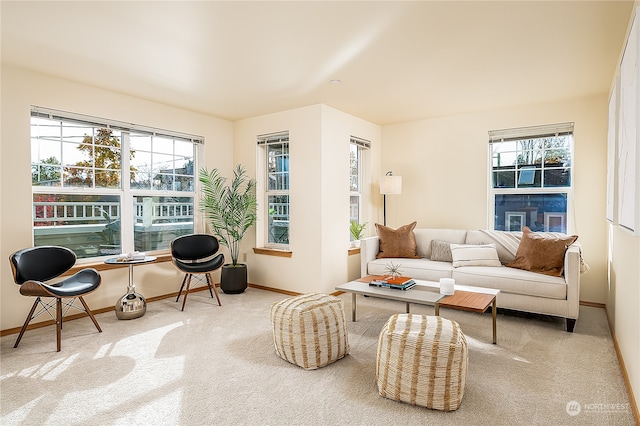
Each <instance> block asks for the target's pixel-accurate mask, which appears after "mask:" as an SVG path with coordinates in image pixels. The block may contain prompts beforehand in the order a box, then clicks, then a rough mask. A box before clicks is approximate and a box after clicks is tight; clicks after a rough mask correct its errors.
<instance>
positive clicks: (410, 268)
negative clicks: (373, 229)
mask: <svg viewBox="0 0 640 426" xmlns="http://www.w3.org/2000/svg"><path fill="white" fill-rule="evenodd" d="M389 262H393V264H394V265H400V272H401V273H402V275H404V276H407V277H411V278H414V279H416V280H426V281H438V280H439V279H440V278H451V272H452V271H453V266H452V265H451V262H436V261H433V260H429V259H375V260H372V261H370V262H369V263H368V264H367V273H368V274H370V275H385V274H386V273H387V270H386V267H387V265H389Z"/></svg>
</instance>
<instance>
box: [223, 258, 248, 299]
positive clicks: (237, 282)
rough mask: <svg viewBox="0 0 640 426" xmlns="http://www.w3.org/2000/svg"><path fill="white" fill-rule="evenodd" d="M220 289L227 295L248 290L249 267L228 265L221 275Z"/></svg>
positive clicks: (224, 267)
mask: <svg viewBox="0 0 640 426" xmlns="http://www.w3.org/2000/svg"><path fill="white" fill-rule="evenodd" d="M220 289H222V291H223V292H224V293H226V294H238V293H242V292H243V291H245V290H246V289H247V265H244V264H240V263H239V264H237V265H236V266H233V265H232V264H226V265H224V266H223V267H222V273H221V275H220Z"/></svg>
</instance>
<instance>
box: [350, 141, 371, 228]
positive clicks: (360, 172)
mask: <svg viewBox="0 0 640 426" xmlns="http://www.w3.org/2000/svg"><path fill="white" fill-rule="evenodd" d="M354 146H355V147H356V157H357V158H356V163H357V166H356V167H357V173H356V175H355V176H356V179H357V182H358V183H357V190H356V191H354V190H353V188H352V179H353V177H354V175H353V174H352V173H351V172H352V169H353V168H352V166H351V152H352V148H353V147H354ZM369 149H371V141H368V140H366V139H362V138H359V137H356V136H351V137H350V138H349V222H351V221H353V220H354V216H353V214H352V209H353V203H352V202H351V200H352V198H353V197H356V198H357V199H358V208H357V209H358V217H357V218H356V220H357V222H358V223H359V224H362V223H364V222H363V220H364V218H365V217H367V212H365V211H364V210H365V203H364V202H363V200H364V199H365V197H366V195H367V191H366V188H365V185H364V182H366V181H367V172H368V153H369ZM349 239H350V240H353V236H352V235H351V233H349Z"/></svg>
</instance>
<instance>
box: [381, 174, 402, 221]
mask: <svg viewBox="0 0 640 426" xmlns="http://www.w3.org/2000/svg"><path fill="white" fill-rule="evenodd" d="M401 193H402V176H393V173H392V172H387V174H385V175H384V176H382V177H381V178H380V194H382V200H383V201H382V211H383V220H384V222H383V224H384V226H387V194H401Z"/></svg>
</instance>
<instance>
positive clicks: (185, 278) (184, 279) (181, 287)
mask: <svg viewBox="0 0 640 426" xmlns="http://www.w3.org/2000/svg"><path fill="white" fill-rule="evenodd" d="M188 275H189V274H184V278H183V279H182V285H181V286H180V291H179V292H178V297H176V302H177V301H178V300H180V295H181V294H182V289H183V288H184V283H186V282H187V276H188Z"/></svg>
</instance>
